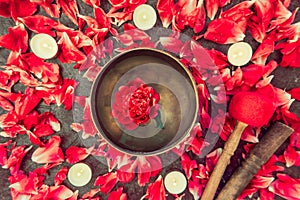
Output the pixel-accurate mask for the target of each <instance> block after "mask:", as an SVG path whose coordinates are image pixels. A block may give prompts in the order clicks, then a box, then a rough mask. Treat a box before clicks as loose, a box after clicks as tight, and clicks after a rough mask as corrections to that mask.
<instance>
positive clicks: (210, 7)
mask: <svg viewBox="0 0 300 200" xmlns="http://www.w3.org/2000/svg"><path fill="white" fill-rule="evenodd" d="M205 8H206V10H207V16H208V17H209V19H210V20H213V19H214V18H215V15H216V14H217V12H218V9H219V1H214V0H207V1H205Z"/></svg>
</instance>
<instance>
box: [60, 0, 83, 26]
mask: <svg viewBox="0 0 300 200" xmlns="http://www.w3.org/2000/svg"><path fill="white" fill-rule="evenodd" d="M58 3H59V4H60V6H61V8H62V11H63V12H64V14H65V15H66V16H67V17H68V18H69V19H70V20H71V21H72V22H73V23H74V24H76V25H78V23H77V15H78V14H79V11H78V6H77V2H76V1H75V0H58Z"/></svg>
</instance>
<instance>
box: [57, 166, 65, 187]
mask: <svg viewBox="0 0 300 200" xmlns="http://www.w3.org/2000/svg"><path fill="white" fill-rule="evenodd" d="M67 173H68V168H67V167H62V168H61V169H60V170H59V171H58V172H57V173H56V175H55V177H54V185H55V186H58V185H60V184H61V183H62V182H63V181H64V180H66V178H67Z"/></svg>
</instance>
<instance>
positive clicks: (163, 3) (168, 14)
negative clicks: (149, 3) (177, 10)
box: [156, 0, 174, 28]
mask: <svg viewBox="0 0 300 200" xmlns="http://www.w3.org/2000/svg"><path fill="white" fill-rule="evenodd" d="M156 9H157V11H158V14H159V17H160V20H161V21H162V25H163V27H165V28H168V27H169V26H170V24H171V23H172V18H173V9H174V1H173V0H158V1H157V5H156Z"/></svg>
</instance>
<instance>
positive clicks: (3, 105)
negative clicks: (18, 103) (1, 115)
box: [0, 96, 14, 111]
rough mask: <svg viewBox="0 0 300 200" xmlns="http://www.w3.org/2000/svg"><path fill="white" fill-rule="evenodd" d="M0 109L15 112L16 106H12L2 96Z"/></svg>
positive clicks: (0, 97)
mask: <svg viewBox="0 0 300 200" xmlns="http://www.w3.org/2000/svg"><path fill="white" fill-rule="evenodd" d="M0 107H1V108H2V109H3V110H6V111H12V110H14V106H13V105H12V103H11V102H10V101H8V100H7V99H5V98H4V97H2V96H0Z"/></svg>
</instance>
